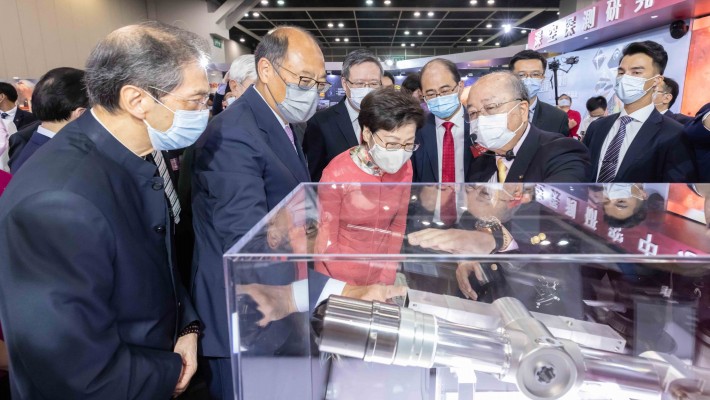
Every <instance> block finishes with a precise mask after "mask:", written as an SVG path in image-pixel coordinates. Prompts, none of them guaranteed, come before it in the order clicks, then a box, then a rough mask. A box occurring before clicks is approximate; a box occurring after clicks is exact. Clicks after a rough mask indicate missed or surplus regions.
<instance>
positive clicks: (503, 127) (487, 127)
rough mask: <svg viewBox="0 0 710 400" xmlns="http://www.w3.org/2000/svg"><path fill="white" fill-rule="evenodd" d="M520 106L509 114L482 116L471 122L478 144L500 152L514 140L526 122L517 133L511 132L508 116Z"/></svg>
mask: <svg viewBox="0 0 710 400" xmlns="http://www.w3.org/2000/svg"><path fill="white" fill-rule="evenodd" d="M520 104H521V103H518V104H517V105H516V106H515V107H513V108H511V109H510V111H508V112H507V113H503V114H495V115H481V116H479V117H478V118H476V119H474V120H473V121H471V132H472V133H473V134H475V135H476V142H478V143H479V144H480V145H481V146H483V147H485V148H487V149H489V150H499V149H500V148H502V147H503V146H505V145H506V144H508V142H510V141H511V140H513V138H514V137H515V132H517V131H518V129H520V127H522V126H523V124H524V123H525V121H523V122H522V123H521V124H520V126H519V127H518V128H517V129H516V130H515V131H511V130H510V129H508V114H510V112H511V111H513V110H515V109H516V108H517V107H518V106H519V105H520Z"/></svg>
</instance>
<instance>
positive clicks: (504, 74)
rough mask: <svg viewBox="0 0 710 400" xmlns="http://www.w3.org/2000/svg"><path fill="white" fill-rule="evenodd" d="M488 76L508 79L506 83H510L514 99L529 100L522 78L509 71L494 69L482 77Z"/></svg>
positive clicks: (487, 77)
mask: <svg viewBox="0 0 710 400" xmlns="http://www.w3.org/2000/svg"><path fill="white" fill-rule="evenodd" d="M489 77H490V78H494V77H501V78H504V79H506V80H508V83H509V84H510V90H511V92H513V96H515V98H516V99H521V100H525V101H527V102H530V96H529V95H528V91H527V89H525V84H524V83H523V81H522V79H520V78H518V76H517V75H515V74H514V73H512V72H510V71H495V72H491V73H489V74H486V75H484V78H486V79H489ZM477 83H478V82H477Z"/></svg>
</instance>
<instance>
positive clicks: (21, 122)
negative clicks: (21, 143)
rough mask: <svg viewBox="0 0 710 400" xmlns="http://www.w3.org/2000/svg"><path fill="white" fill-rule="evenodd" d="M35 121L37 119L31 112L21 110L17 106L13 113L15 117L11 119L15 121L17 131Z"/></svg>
mask: <svg viewBox="0 0 710 400" xmlns="http://www.w3.org/2000/svg"><path fill="white" fill-rule="evenodd" d="M35 121H37V117H35V115H34V114H32V113H31V112H27V111H24V110H21V109H20V108H19V107H18V108H17V112H16V113H15V118H14V119H13V120H12V122H14V123H15V126H16V127H17V131H18V132H19V131H20V130H21V129H22V128H24V127H26V126H27V125H29V124H31V123H33V122H35Z"/></svg>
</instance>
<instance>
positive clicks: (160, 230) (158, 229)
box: [153, 225, 165, 233]
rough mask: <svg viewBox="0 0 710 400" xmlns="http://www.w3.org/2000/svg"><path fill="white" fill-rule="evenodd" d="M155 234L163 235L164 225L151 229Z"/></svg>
mask: <svg viewBox="0 0 710 400" xmlns="http://www.w3.org/2000/svg"><path fill="white" fill-rule="evenodd" d="M153 229H154V230H155V231H156V232H157V233H165V225H158V226H156V227H154V228H153Z"/></svg>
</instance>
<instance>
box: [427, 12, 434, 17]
mask: <svg viewBox="0 0 710 400" xmlns="http://www.w3.org/2000/svg"><path fill="white" fill-rule="evenodd" d="M426 15H428V16H430V17H433V16H434V11H429V12H428V13H427V14H426Z"/></svg>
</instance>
